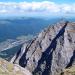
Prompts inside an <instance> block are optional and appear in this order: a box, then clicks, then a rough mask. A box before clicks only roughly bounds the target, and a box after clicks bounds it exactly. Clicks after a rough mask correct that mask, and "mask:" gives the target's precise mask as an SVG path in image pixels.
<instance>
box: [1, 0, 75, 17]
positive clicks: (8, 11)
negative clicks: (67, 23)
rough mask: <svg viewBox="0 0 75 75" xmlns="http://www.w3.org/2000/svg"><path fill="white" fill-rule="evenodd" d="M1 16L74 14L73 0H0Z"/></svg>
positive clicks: (74, 0)
mask: <svg viewBox="0 0 75 75" xmlns="http://www.w3.org/2000/svg"><path fill="white" fill-rule="evenodd" d="M0 15H3V16H13V15H19V16H23V15H24V16H41V17H43V16H45V17H52V16H75V0H0Z"/></svg>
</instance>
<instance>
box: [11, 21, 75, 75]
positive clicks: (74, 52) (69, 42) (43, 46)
mask: <svg viewBox="0 0 75 75" xmlns="http://www.w3.org/2000/svg"><path fill="white" fill-rule="evenodd" d="M11 62H12V63H17V64H19V65H20V66H22V67H26V68H27V69H29V70H30V72H32V73H33V75H58V73H60V72H61V71H62V70H63V69H64V68H68V67H70V66H71V65H73V64H75V23H70V22H67V21H66V22H65V21H61V22H59V23H57V24H54V25H50V26H49V27H48V28H46V29H45V30H43V31H42V32H41V33H40V34H39V35H38V36H37V37H36V38H34V39H33V40H32V41H31V42H30V43H25V44H24V45H23V47H22V48H21V50H20V51H18V53H16V55H15V56H14V57H13V58H12V60H11Z"/></svg>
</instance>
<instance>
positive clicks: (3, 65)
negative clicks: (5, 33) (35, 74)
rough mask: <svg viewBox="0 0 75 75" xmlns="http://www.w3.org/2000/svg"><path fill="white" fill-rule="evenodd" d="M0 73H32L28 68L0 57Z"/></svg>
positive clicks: (25, 74)
mask: <svg viewBox="0 0 75 75" xmlns="http://www.w3.org/2000/svg"><path fill="white" fill-rule="evenodd" d="M0 75H32V74H31V73H30V72H29V70H27V69H26V68H25V69H24V68H22V67H20V66H19V65H16V64H12V63H9V62H7V61H6V60H4V59H1V58H0Z"/></svg>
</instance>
